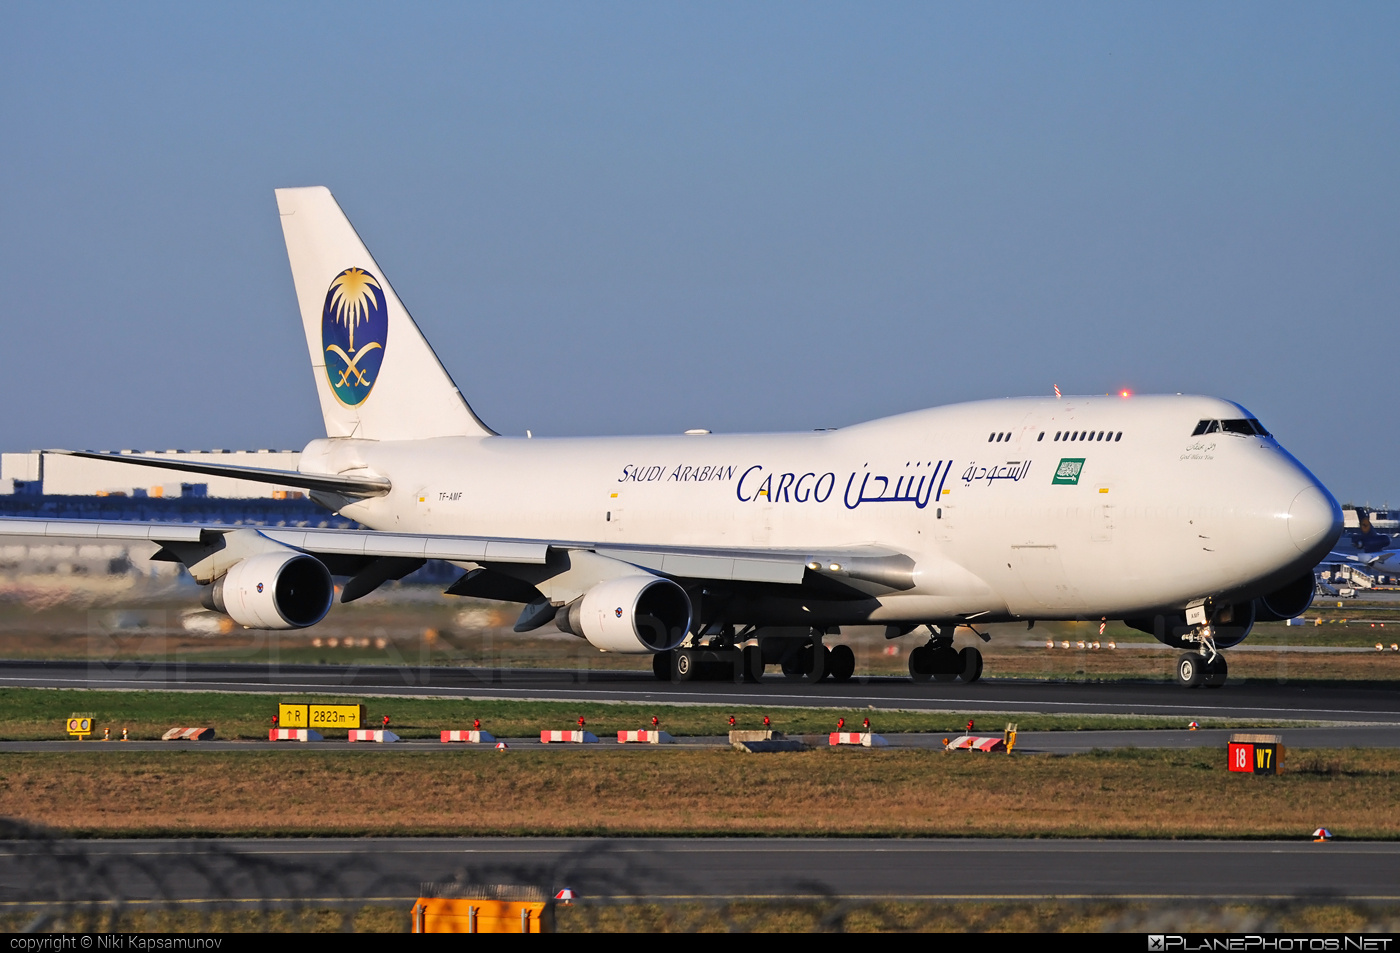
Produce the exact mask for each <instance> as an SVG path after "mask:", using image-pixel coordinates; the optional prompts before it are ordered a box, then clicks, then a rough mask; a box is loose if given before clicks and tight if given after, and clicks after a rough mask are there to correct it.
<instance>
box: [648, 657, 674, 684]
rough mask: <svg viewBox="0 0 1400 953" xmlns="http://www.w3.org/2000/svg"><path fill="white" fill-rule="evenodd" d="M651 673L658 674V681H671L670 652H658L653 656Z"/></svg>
mask: <svg viewBox="0 0 1400 953" xmlns="http://www.w3.org/2000/svg"><path fill="white" fill-rule="evenodd" d="M651 674H653V675H655V676H656V680H657V681H658V682H669V681H670V680H671V653H670V652H657V653H656V654H655V655H653V656H652V657H651Z"/></svg>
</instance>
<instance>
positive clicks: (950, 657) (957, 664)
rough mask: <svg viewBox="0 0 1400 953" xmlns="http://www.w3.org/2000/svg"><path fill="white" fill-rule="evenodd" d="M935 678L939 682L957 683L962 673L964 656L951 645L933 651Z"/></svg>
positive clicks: (931, 653)
mask: <svg viewBox="0 0 1400 953" xmlns="http://www.w3.org/2000/svg"><path fill="white" fill-rule="evenodd" d="M930 655H931V656H932V660H933V665H932V667H933V677H934V680H935V681H939V682H955V681H957V680H958V675H959V673H961V672H962V656H960V655H959V654H958V653H957V651H955V650H954V649H953V647H952V646H951V645H945V646H942V647H940V648H936V649H933V650H931V652H930Z"/></svg>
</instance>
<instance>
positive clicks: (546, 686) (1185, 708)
mask: <svg viewBox="0 0 1400 953" xmlns="http://www.w3.org/2000/svg"><path fill="white" fill-rule="evenodd" d="M0 687H14V688H20V687H31V688H102V689H164V690H172V691H222V692H266V693H272V694H277V693H292V692H297V693H326V694H345V693H348V692H354V693H356V694H361V695H365V696H390V697H393V696H419V697H441V698H475V699H517V700H532V701H593V702H631V703H636V704H651V705H678V704H679V705H687V704H691V705H762V706H765V707H782V706H786V707H804V708H805V707H833V708H834V707H840V708H868V707H871V708H874V709H876V710H879V709H903V710H914V711H929V712H960V713H969V714H976V713H979V712H1007V713H1013V714H1014V713H1043V714H1070V715H1084V714H1131V715H1158V716H1164V717H1174V718H1182V719H1183V720H1191V719H1193V718H1200V717H1203V716H1209V717H1220V718H1234V719H1244V720H1254V721H1261V722H1278V721H1286V720H1299V721H1307V722H1314V723H1323V724H1327V723H1335V724H1357V725H1362V724H1372V725H1400V686H1398V685H1396V684H1395V683H1391V682H1379V681H1375V682H1302V681H1290V682H1285V683H1282V684H1280V683H1276V682H1265V681H1263V680H1249V681H1240V682H1238V683H1231V684H1228V685H1226V686H1225V687H1224V688H1221V689H1218V690H1211V689H1197V690H1194V691H1193V690H1187V689H1181V688H1178V687H1176V686H1175V685H1172V684H1168V683H1163V682H1148V681H1126V680H1125V681H1112V682H1108V681H1105V682H1068V681H1065V682H1052V681H1038V680H1031V679H993V678H988V679H983V680H982V681H980V682H977V683H975V684H972V685H963V684H961V683H958V682H953V683H946V682H927V683H924V684H919V685H916V684H915V683H913V682H912V681H910V680H909V679H907V678H858V679H852V680H851V681H850V682H847V683H845V684H834V683H830V682H822V683H818V684H816V685H813V684H809V683H808V682H806V681H804V680H792V681H790V680H787V679H784V678H781V677H776V676H769V677H767V678H765V679H764V681H763V682H762V683H761V684H758V685H745V684H730V683H717V682H686V683H682V684H675V685H673V684H670V683H665V682H658V681H656V680H655V679H654V678H652V677H651V676H650V675H649V674H643V673H637V672H619V671H610V670H604V669H592V670H590V669H578V670H560V669H518V668H492V669H484V668H448V667H409V666H402V667H398V666H338V665H281V666H270V665H249V664H238V663H198V664H193V663H190V664H186V663H167V662H139V663H121V664H115V663H107V662H91V663H89V662H68V661H5V662H0Z"/></svg>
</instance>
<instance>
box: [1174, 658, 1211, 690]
mask: <svg viewBox="0 0 1400 953" xmlns="http://www.w3.org/2000/svg"><path fill="white" fill-rule="evenodd" d="M1205 662H1206V660H1205V659H1203V658H1201V656H1200V655H1199V654H1197V653H1196V652H1187V653H1185V654H1184V655H1182V656H1181V657H1180V658H1178V659H1177V660H1176V683H1177V684H1178V685H1180V686H1181V687H1182V688H1200V687H1201V683H1202V682H1203V681H1204V680H1205V674H1206V672H1205V669H1206V665H1205Z"/></svg>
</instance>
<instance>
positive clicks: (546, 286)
mask: <svg viewBox="0 0 1400 953" xmlns="http://www.w3.org/2000/svg"><path fill="white" fill-rule="evenodd" d="M0 93H3V95H2V96H0V130H3V132H0V174H3V181H4V187H3V189H0V279H2V280H3V288H4V289H5V295H6V298H7V301H6V310H5V313H6V315H7V317H6V319H5V320H4V323H3V326H4V330H5V348H4V351H3V361H0V369H3V372H0V397H3V400H4V406H5V407H6V409H7V413H6V415H5V422H4V427H3V430H0V447H3V448H5V449H27V448H31V447H40V446H69V447H101V448H117V447H146V448H164V447H261V446H274V447H299V446H301V445H302V444H303V443H305V442H306V441H307V440H309V439H311V438H312V437H315V436H317V435H318V434H319V433H320V420H319V414H318V413H317V410H316V404H315V399H314V394H313V389H312V378H311V374H310V371H309V368H308V366H307V363H306V357H305V346H304V344H303V342H302V339H301V331H300V327H299V323H298V320H297V316H296V307H295V299H294V296H293V292H292V283H291V279H290V274H289V272H288V268H287V264H286V258H285V253H284V251H283V247H282V241H281V234H280V228H279V226H278V221H277V216H276V212H275V204H274V201H273V196H272V190H273V189H274V188H276V187H278V186H284V185H312V184H324V185H327V186H329V187H330V188H331V189H332V191H334V192H335V194H336V196H337V198H338V199H339V200H340V202H341V204H342V206H343V207H344V208H345V210H346V211H347V213H348V214H349V215H350V217H351V219H352V220H353V221H354V223H355V225H356V226H357V227H358V229H359V230H360V233H361V234H362V235H363V236H364V238H365V239H366V241H367V243H368V244H369V245H370V248H371V250H372V251H373V252H374V254H375V256H376V258H377V259H378V261H379V263H380V265H381V266H382V267H383V269H384V270H385V272H386V273H387V274H388V276H389V277H390V279H391V280H392V281H393V283H394V287H395V289H396V290H397V291H398V293H399V295H400V297H402V298H403V300H404V301H405V303H407V304H408V306H409V308H410V309H411V310H412V311H413V313H414V316H415V317H416V318H417V319H418V321H419V323H420V325H422V327H423V329H424V331H425V332H426V333H427V335H428V337H429V339H430V340H431V341H432V342H433V344H434V346H435V347H436V349H437V350H438V353H439V354H440V355H441V357H442V358H443V360H444V363H446V364H447V365H448V367H449V369H450V370H451V371H452V373H453V375H454V376H455V377H456V379H457V381H458V384H459V385H460V386H461V387H462V389H463V391H464V392H465V393H466V394H467V395H468V397H469V399H470V400H471V402H472V404H473V406H474V407H475V409H476V410H477V412H478V413H479V414H480V415H481V416H482V418H483V419H485V420H486V421H487V422H488V423H490V424H491V425H493V426H494V427H495V428H496V429H498V430H501V431H503V432H513V433H520V432H523V431H524V430H525V429H526V428H530V429H532V430H533V431H534V432H535V433H536V434H547V435H555V434H570V435H572V434H589V433H649V432H676V431H679V430H684V429H687V428H689V427H709V428H711V429H714V430H716V431H721V430H722V431H736V430H745V431H748V430H774V429H808V428H812V427H823V426H842V425H846V424H850V423H853V422H856V421H859V420H862V419H867V418H870V417H876V416H880V415H884V414H888V413H894V412H899V411H904V410H911V409H915V408H919V407H925V406H931V405H935V404H943V403H949V402H954V401H958V400H966V399H974V398H983V397H996V396H1005V395H1021V394H1048V393H1050V392H1051V387H1052V385H1054V384H1059V385H1060V387H1061V389H1062V390H1064V391H1065V392H1066V393H1104V392H1106V391H1112V390H1117V389H1118V388H1120V387H1125V386H1126V387H1131V388H1133V389H1134V390H1137V391H1140V392H1161V391H1166V392H1176V391H1182V392H1199V393H1209V394H1215V395H1219V396H1223V397H1229V398H1232V399H1235V400H1239V401H1241V402H1242V403H1244V404H1245V405H1246V406H1248V407H1249V408H1250V409H1251V410H1253V411H1254V412H1256V413H1257V414H1258V415H1259V416H1260V417H1261V418H1262V419H1263V420H1264V422H1265V423H1266V424H1267V425H1268V426H1269V427H1270V428H1271V429H1273V430H1274V432H1275V433H1276V434H1278V435H1279V437H1280V438H1281V439H1282V440H1283V441H1284V442H1285V444H1286V445H1287V446H1288V447H1289V448H1290V449H1291V450H1293V451H1294V453H1295V454H1296V455H1297V456H1299V457H1300V458H1301V459H1302V460H1303V461H1304V462H1305V463H1307V464H1308V465H1309V466H1310V467H1312V468H1313V469H1314V471H1315V472H1317V473H1318V475H1319V476H1320V477H1321V478H1322V479H1323V480H1324V481H1325V482H1326V483H1327V484H1328V486H1329V487H1331V488H1332V490H1333V491H1334V493H1336V494H1337V495H1338V496H1339V497H1340V498H1344V499H1356V500H1358V501H1361V500H1370V501H1371V502H1373V503H1380V502H1382V501H1386V500H1389V501H1390V502H1392V503H1396V504H1400V492H1392V488H1394V487H1396V486H1397V482H1396V479H1397V474H1400V440H1397V431H1398V429H1400V428H1397V427H1396V423H1395V420H1396V406H1397V401H1396V399H1395V397H1394V396H1393V393H1392V390H1391V388H1390V387H1389V386H1388V385H1390V384H1391V382H1392V380H1393V379H1394V378H1395V370H1394V367H1395V356H1396V354H1397V350H1400V348H1397V345H1400V330H1397V327H1400V322H1397V315H1396V302H1397V300H1400V294H1397V292H1400V267H1397V265H1400V201H1397V200H1398V199H1400V177H1397V170H1400V161H1398V160H1400V148H1398V147H1400V136H1397V132H1400V129H1398V128H1397V127H1398V126H1400V7H1397V6H1395V5H1393V4H1391V5H1384V4H1350V5H1344V6H1343V5H1289V4H1280V3H1270V4H1246V3H1239V4H1230V5H1220V4H1199V5H1197V4H1185V3H1182V4H1162V5H1156V6H1150V5H1144V4H1096V5H1089V4H1055V5H1049V4H1034V5H1032V4H1002V5H967V4H956V5H955V4H930V3H919V4H909V5H904V4H893V3H890V4H881V5H869V4H808V3H804V4H777V3H773V4H736V5H726V4H695V5H684V4H670V5H661V4H636V5H630V4H613V3H608V4H583V3H569V4H557V5H556V4H493V5H471V4H452V5H444V6H437V5H408V6H405V5H384V6H360V5H353V4H344V3H336V4H324V5H316V4H303V5H296V6H291V7H286V6H283V5H257V4H240V5H235V6H214V5H189V4H161V5H157V4H124V5H92V4H85V5H64V4H57V3H55V4H44V5H37V4H30V5H21V4H16V5H12V6H10V7H9V8H8V11H7V25H6V30H5V31H4V33H3V34H0Z"/></svg>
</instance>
